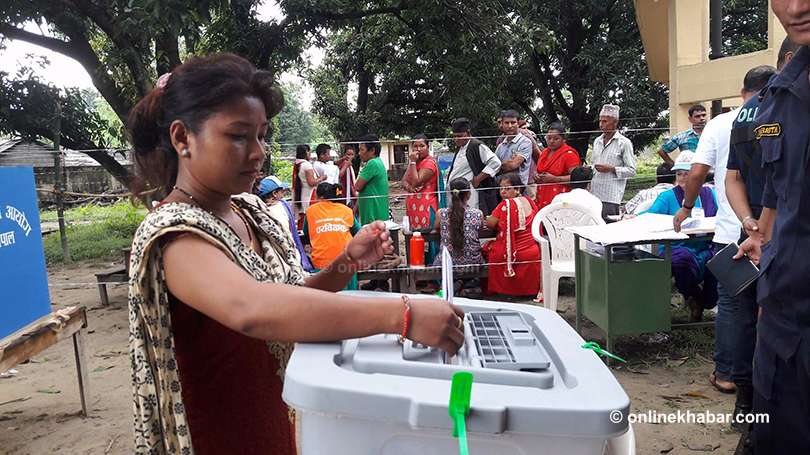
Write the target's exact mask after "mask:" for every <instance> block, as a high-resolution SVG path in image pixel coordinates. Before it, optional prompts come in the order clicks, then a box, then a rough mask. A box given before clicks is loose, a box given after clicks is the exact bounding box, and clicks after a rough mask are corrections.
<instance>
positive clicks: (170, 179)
mask: <svg viewBox="0 0 810 455" xmlns="http://www.w3.org/2000/svg"><path fill="white" fill-rule="evenodd" d="M246 96H253V97H256V98H258V99H260V100H261V101H262V102H263V103H264V107H265V110H266V111H267V117H268V118H271V117H273V116H275V115H276V114H278V113H279V111H281V108H282V106H283V105H284V96H283V95H282V93H281V90H280V89H279V88H278V87H277V86H275V85H274V79H273V73H270V72H268V71H260V70H257V69H256V68H255V67H254V66H253V65H252V64H250V62H248V61H247V60H245V59H244V58H242V57H239V56H237V55H234V54H214V55H209V56H207V57H192V58H190V59H189V60H188V61H186V63H184V64H182V65H180V66H178V67H177V68H175V69H174V70H173V71H172V72H171V75H170V76H169V77H168V80H167V82H166V84H165V85H164V86H163V87H157V88H155V89H153V90H152V91H151V92H150V93H149V94H148V95H146V96H145V97H144V98H143V99H141V100H140V101H139V102H138V104H136V105H135V107H134V108H132V110H131V111H130V113H129V119H128V122H127V123H128V125H127V126H128V130H129V136H130V139H131V141H132V152H133V157H134V161H135V179H134V180H133V182H132V185H131V189H132V193H133V194H134V195H135V197H137V198H138V199H140V200H141V201H142V202H144V203H148V200H149V199H162V198H164V197H165V196H166V195H167V194H168V193H169V192H170V191H171V189H172V187H174V184H175V181H176V179H177V167H178V161H177V159H178V158H177V152H176V151H175V150H174V147H173V146H172V143H171V138H170V137H169V126H170V125H171V124H172V122H174V121H175V120H180V121H182V122H183V124H185V126H186V128H188V129H189V130H190V131H192V132H194V133H197V132H199V131H200V128H201V127H202V124H203V122H205V120H207V119H208V118H209V117H211V116H212V115H213V114H215V113H216V112H218V111H220V110H222V109H224V108H225V107H226V106H227V105H228V104H230V103H233V102H234V101H236V100H238V99H240V98H243V97H246ZM147 192H148V193H151V194H147Z"/></svg>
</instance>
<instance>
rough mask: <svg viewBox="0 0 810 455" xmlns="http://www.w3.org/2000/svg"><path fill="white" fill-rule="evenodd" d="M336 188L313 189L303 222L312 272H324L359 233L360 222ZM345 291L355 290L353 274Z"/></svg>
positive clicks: (325, 185)
mask: <svg viewBox="0 0 810 455" xmlns="http://www.w3.org/2000/svg"><path fill="white" fill-rule="evenodd" d="M341 196H342V189H341V187H340V185H333V184H331V183H326V182H324V183H321V184H320V185H318V187H317V188H316V189H315V199H313V201H312V205H310V206H309V210H307V215H306V218H305V219H304V236H305V240H306V239H309V244H310V246H312V265H313V266H314V267H315V272H318V271H320V270H321V269H325V268H326V267H328V266H329V264H331V263H332V261H334V260H335V258H337V257H338V256H340V255H341V253H343V250H344V249H345V248H346V245H348V244H349V242H351V240H352V236H354V235H355V234H357V233H358V232H359V231H360V223H358V222H357V220H356V219H355V218H354V213H353V212H352V209H350V208H349V207H346V205H345V204H343V199H342V198H341ZM346 289H357V275H356V274H355V275H353V276H352V279H351V281H349V284H348V285H347V286H346Z"/></svg>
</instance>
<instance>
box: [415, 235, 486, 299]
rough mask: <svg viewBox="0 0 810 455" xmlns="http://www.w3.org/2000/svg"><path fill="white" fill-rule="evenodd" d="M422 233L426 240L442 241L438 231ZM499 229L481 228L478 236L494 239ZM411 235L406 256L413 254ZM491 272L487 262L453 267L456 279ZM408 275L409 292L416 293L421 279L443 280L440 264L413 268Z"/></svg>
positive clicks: (484, 275) (475, 276) (471, 277)
mask: <svg viewBox="0 0 810 455" xmlns="http://www.w3.org/2000/svg"><path fill="white" fill-rule="evenodd" d="M420 232H421V233H422V237H424V239H425V242H426V243H427V242H431V241H436V242H440V241H441V236H440V234H439V233H438V232H436V231H430V232H425V231H420ZM497 234H498V233H497V231H493V230H491V229H487V228H481V229H479V231H478V238H479V239H481V240H488V239H494V238H495V236H496V235H497ZM411 237H413V234H412V233H408V234H405V258H406V260H407V258H410V254H411V246H410V244H411ZM488 274H489V267H488V266H487V264H475V265H463V266H454V267H453V278H454V279H468V280H469V279H473V278H486V277H487V276H488ZM407 275H408V280H407V281H408V292H410V293H415V292H416V283H417V282H419V281H433V280H441V278H442V269H441V267H439V266H432V265H430V264H428V266H427V267H424V268H411V269H409V270H408V272H407Z"/></svg>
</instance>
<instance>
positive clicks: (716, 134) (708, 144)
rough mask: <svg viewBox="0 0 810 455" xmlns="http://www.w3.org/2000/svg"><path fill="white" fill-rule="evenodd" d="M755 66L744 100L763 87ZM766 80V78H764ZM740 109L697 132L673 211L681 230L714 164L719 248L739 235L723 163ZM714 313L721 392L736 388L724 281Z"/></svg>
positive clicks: (716, 381)
mask: <svg viewBox="0 0 810 455" xmlns="http://www.w3.org/2000/svg"><path fill="white" fill-rule="evenodd" d="M756 70H757V68H754V69H752V70H750V71H748V73H746V75H745V79H743V88H742V90H741V93H740V95H741V96H742V99H743V104H744V103H745V102H746V101H748V100H749V99H750V98H751V97H753V96H756V94H757V92H758V91H759V89H761V88H762V85H763V84H762V83H760V82H762V81H757V80H756V79H757V77H756ZM765 82H767V81H765ZM738 112H739V109H735V110H733V111H729V112H726V113H725V114H720V115H718V116H717V117H715V118H713V119H711V120H710V121H709V123H707V124H706V128H704V130H703V133H702V134H701V135H700V142H698V147H697V150H696V151H695V157H694V158H693V159H692V170H691V171H690V172H689V181H688V182H687V184H686V189H685V190H684V197H683V204H682V206H681V208H680V210H678V213H676V214H675V217H674V219H673V227H674V228H675V231H680V229H681V223H682V222H683V220H685V219H686V218H687V217H689V216H690V215H691V213H692V208H693V207H694V205H695V199H696V197H697V194H698V191H700V187H701V185H703V182H705V181H706V176H707V175H708V174H709V171H710V170H711V169H712V168H714V183H715V187H716V188H717V205H718V208H717V220H716V228H715V231H714V245H713V246H714V250H715V251H720V250H721V249H722V248H724V247H725V246H726V245H728V244H729V243H732V242H736V241H737V239H739V237H740V227H741V226H740V221H739V220H738V219H737V216H736V215H735V214H734V211H733V210H732V209H731V205H730V204H729V202H728V197H727V196H726V188H725V181H726V170H727V168H726V165H727V163H728V152H729V143H730V142H731V141H730V139H731V126H732V124H733V123H734V119H736V118H737V114H738ZM717 296H718V299H717V309H718V311H717V317H716V318H715V354H714V362H715V372H714V373H712V375H711V376H710V377H709V382H711V383H712V385H714V386H715V387H716V388H717V389H719V390H720V391H723V392H733V391H734V390H735V386H734V383H733V382H732V379H733V378H732V374H733V371H732V369H733V362H734V351H735V350H736V349H737V346H735V343H734V340H735V335H734V333H735V331H736V330H737V327H735V324H734V311H735V309H736V308H737V307H738V306H739V304H738V303H737V299H736V298H733V297H731V296H730V295H729V294H728V292H727V291H726V289H725V288H724V287H723V285H721V284H719V283H718V285H717Z"/></svg>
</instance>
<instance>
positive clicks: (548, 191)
mask: <svg viewBox="0 0 810 455" xmlns="http://www.w3.org/2000/svg"><path fill="white" fill-rule="evenodd" d="M581 163H582V162H581V161H580V159H579V153H577V151H576V150H575V149H574V148H573V147H571V146H570V145H568V144H563V145H562V146H560V148H558V149H557V150H556V151H555V152H554V153H552V152H551V149H550V148H548V147H546V148H545V149H543V151H542V152H540V158H539V159H538V160H537V173H538V174H542V173H544V172H545V173H549V174H551V175H554V176H557V177H562V176H563V175H568V174H569V172H568V170H569V169H571V168H574V167H577V166H579V165H580V164H581ZM569 191H571V187H569V186H568V184H567V183H544V184H541V185H537V201H536V202H537V208H538V209H542V208H543V207H545V206H547V205H549V204H551V200H552V199H554V196H556V195H558V194H560V193H567V192H569Z"/></svg>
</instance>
